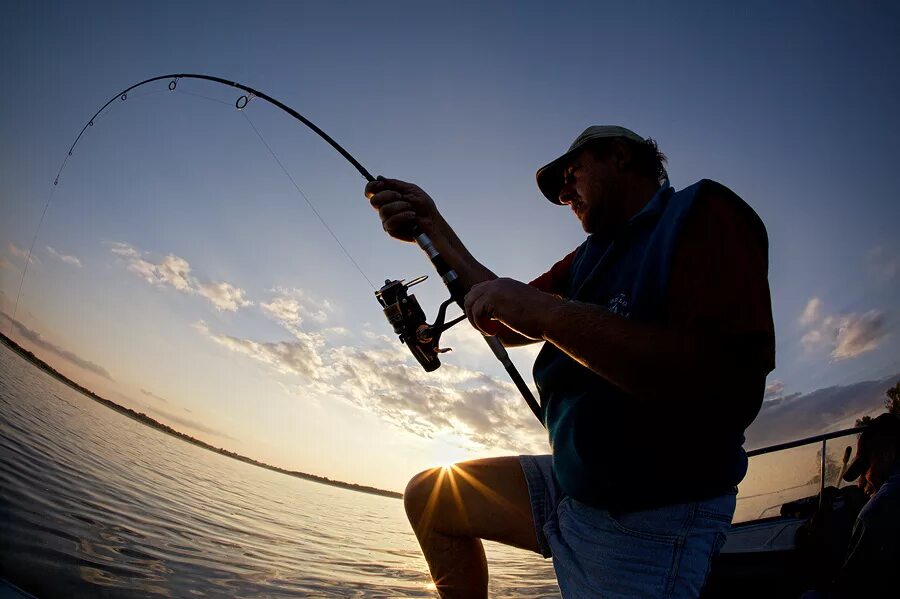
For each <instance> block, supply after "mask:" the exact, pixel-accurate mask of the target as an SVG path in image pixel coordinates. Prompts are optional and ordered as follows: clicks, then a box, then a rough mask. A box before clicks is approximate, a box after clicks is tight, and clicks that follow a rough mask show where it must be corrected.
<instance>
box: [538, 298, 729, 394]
mask: <svg viewBox="0 0 900 599" xmlns="http://www.w3.org/2000/svg"><path fill="white" fill-rule="evenodd" d="M546 322H547V324H546V327H545V330H544V335H543V337H544V339H546V340H547V341H549V342H550V343H552V344H553V345H555V346H556V347H558V348H559V349H561V350H562V351H564V352H565V353H566V354H568V355H569V356H570V357H572V358H573V359H575V360H576V361H578V362H579V363H580V364H582V365H583V366H585V367H587V368H589V369H591V370H593V371H594V372H596V373H597V374H599V375H600V376H602V377H603V378H605V379H606V380H608V381H610V382H611V383H612V384H614V385H616V386H617V387H619V388H620V389H622V390H623V391H625V392H627V393H628V394H630V395H633V396H634V397H637V398H639V399H646V400H651V401H653V400H656V399H662V398H664V397H666V396H671V395H672V394H673V393H679V392H685V393H690V394H692V395H697V394H698V393H699V392H698V391H697V390H696V389H697V387H698V386H697V384H696V383H697V381H698V380H699V379H700V377H702V379H703V381H704V383H705V384H704V385H703V387H704V388H707V389H711V390H712V389H720V388H721V387H720V383H721V384H724V383H725V382H726V381H727V380H728V379H729V378H730V377H731V376H732V375H733V374H734V373H735V371H736V370H739V369H740V368H741V365H738V364H734V361H735V360H733V359H730V357H729V356H728V352H725V351H722V348H721V347H718V344H717V343H715V341H713V340H703V339H701V338H700V337H699V336H697V335H692V334H691V333H690V332H688V331H675V330H670V329H665V328H662V327H657V326H652V325H647V324H643V323H639V322H635V321H632V320H628V319H626V318H623V317H621V316H618V315H615V314H611V313H610V312H608V311H607V310H605V309H603V308H601V307H600V306H597V305H594V304H588V303H582V302H575V301H564V300H560V302H559V304H558V305H557V306H556V307H555V308H554V309H553V310H551V311H550V313H549V315H548V317H547V321H546ZM711 379H712V380H711ZM719 379H721V380H719ZM698 399H701V398H698Z"/></svg>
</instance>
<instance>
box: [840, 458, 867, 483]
mask: <svg viewBox="0 0 900 599" xmlns="http://www.w3.org/2000/svg"><path fill="white" fill-rule="evenodd" d="M867 466H868V462H867V460H866V459H864V458H863V457H862V456H861V455H857V456H856V457H855V458H853V461H852V462H850V465H849V466H847V470H846V471H844V476H842V477H841V478H843V479H844V480H845V481H846V482H848V483H852V482H853V481H855V480H856V479H857V478H859V477H860V476H861V475H862V473H863V472H865V470H866V467H867Z"/></svg>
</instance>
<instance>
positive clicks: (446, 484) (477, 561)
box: [403, 457, 539, 599]
mask: <svg viewBox="0 0 900 599" xmlns="http://www.w3.org/2000/svg"><path fill="white" fill-rule="evenodd" d="M403 501H404V504H405V505H406V513H407V515H408V516H409V521H410V523H411V524H412V526H413V530H414V531H415V533H416V537H417V538H418V539H419V545H421V547H422V552H423V553H424V554H425V560H426V561H427V562H428V567H429V568H430V570H431V577H432V578H433V579H434V583H435V586H436V587H437V589H438V592H439V593H440V595H441V597H443V598H445V599H450V598H455V597H465V598H466V599H477V598H479V597H487V582H488V571H487V562H486V561H485V557H484V549H483V547H482V545H481V539H488V540H491V541H498V542H500V543H505V544H507V545H513V546H515V547H521V548H522V549H530V550H532V551H536V552H537V551H539V548H538V545H537V536H536V534H535V528H534V520H533V517H532V514H531V501H530V500H529V498H528V486H527V484H526V483H525V475H524V473H523V472H522V467H521V465H520V464H519V458H518V457H502V458H486V459H483V460H473V461H471V462H462V463H460V464H457V465H455V466H451V467H449V468H433V469H431V470H426V471H425V472H421V473H419V474H417V475H416V476H414V477H413V478H412V480H410V481H409V485H408V486H407V487H406V493H404V495H403Z"/></svg>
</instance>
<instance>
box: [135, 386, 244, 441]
mask: <svg viewBox="0 0 900 599" xmlns="http://www.w3.org/2000/svg"><path fill="white" fill-rule="evenodd" d="M141 391H142V392H143V389H142V390H141ZM147 411H149V412H153V413H154V414H155V415H156V416H160V417H162V419H163V420H165V421H167V422H166V424H169V425H170V426H172V424H171V423H174V424H175V425H181V426H186V427H188V428H192V429H194V430H195V431H199V432H201V433H206V434H208V435H213V436H215V437H220V438H222V439H228V440H229V441H237V439H235V438H234V437H232V436H231V435H229V434H227V433H224V432H222V431H220V430H218V429H214V428H212V427H210V426H207V425H205V424H203V423H202V422H198V421H197V420H193V419H191V418H186V417H184V416H176V415H175V414H172V413H171V412H167V411H165V410H161V409H159V408H157V407H154V406H150V405H148V406H147ZM180 432H184V431H180Z"/></svg>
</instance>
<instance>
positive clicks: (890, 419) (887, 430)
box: [844, 414, 900, 483]
mask: <svg viewBox="0 0 900 599" xmlns="http://www.w3.org/2000/svg"><path fill="white" fill-rule="evenodd" d="M879 437H881V438H891V439H893V440H894V442H895V443H900V418H897V417H896V416H894V415H893V414H880V415H878V416H877V417H876V418H874V419H873V420H872V421H870V422H869V423H868V424H867V425H866V428H865V429H863V431H862V432H861V433H860V434H859V443H858V445H857V447H858V451H857V453H856V457H854V458H853V461H851V462H850V465H849V466H847V470H846V471H845V472H844V480H845V481H847V482H848V483H849V482H853V481H855V480H856V479H857V478H859V476H860V475H861V474H862V473H863V472H865V471H866V468H868V467H869V459H870V457H871V453H872V449H873V446H874V441H875V439H877V438H879Z"/></svg>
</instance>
